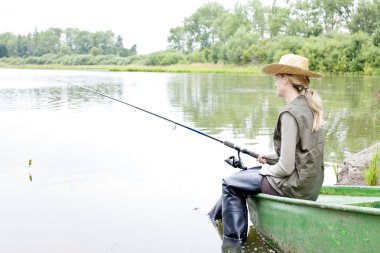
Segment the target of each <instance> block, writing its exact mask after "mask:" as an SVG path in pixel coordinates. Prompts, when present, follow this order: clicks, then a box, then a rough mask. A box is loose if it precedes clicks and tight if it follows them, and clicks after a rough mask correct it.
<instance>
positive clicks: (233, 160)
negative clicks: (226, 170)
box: [224, 151, 247, 170]
mask: <svg viewBox="0 0 380 253" xmlns="http://www.w3.org/2000/svg"><path fill="white" fill-rule="evenodd" d="M224 161H225V162H226V163H228V164H229V165H231V166H232V167H234V168H239V169H242V170H246V169H247V167H246V166H245V165H244V163H243V160H242V159H241V157H240V151H238V159H236V158H235V156H230V157H228V158H227V159H225V160H224Z"/></svg>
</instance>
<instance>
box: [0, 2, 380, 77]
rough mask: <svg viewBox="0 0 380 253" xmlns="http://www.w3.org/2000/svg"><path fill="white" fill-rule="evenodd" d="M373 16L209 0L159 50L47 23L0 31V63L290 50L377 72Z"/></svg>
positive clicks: (379, 53)
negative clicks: (140, 50)
mask: <svg viewBox="0 0 380 253" xmlns="http://www.w3.org/2000/svg"><path fill="white" fill-rule="evenodd" d="M267 2H269V1H267ZM379 17H380V0H293V1H292V0H288V1H286V4H285V5H279V4H277V1H276V0H272V2H271V4H270V5H264V4H263V2H262V1H260V0H244V1H243V0H241V1H239V2H236V4H235V6H234V7H233V8H232V9H226V8H225V7H224V6H223V5H221V4H219V3H215V2H209V3H206V4H204V5H202V6H200V7H199V8H198V9H197V10H196V11H195V12H194V13H193V14H191V15H190V16H189V17H185V18H184V20H183V23H182V24H181V25H180V26H177V27H173V28H171V29H170V31H169V35H168V38H167V39H168V48H167V50H163V51H159V52H154V53H152V54H149V55H137V47H136V45H133V46H132V47H131V48H129V49H128V48H125V47H124V46H123V39H122V37H121V36H115V35H114V33H113V32H112V31H105V32H95V33H91V32H88V31H81V30H79V29H76V28H68V29H65V30H62V29H59V28H50V29H48V30H46V31H41V32H39V31H37V30H36V31H34V33H31V34H28V35H26V36H22V35H14V34H12V33H3V34H0V62H3V63H5V64H13V65H19V64H63V65H96V64H100V65H127V64H136V63H137V64H143V65H171V64H177V63H184V64H186V63H194V62H200V63H221V64H239V65H250V64H252V65H262V64H267V63H272V62H276V61H278V59H279V58H280V56H281V55H283V54H286V53H296V54H300V55H304V56H306V57H308V58H310V59H311V68H312V69H313V70H319V71H321V72H325V73H328V72H331V73H346V72H360V73H365V74H380V19H379ZM2 57H3V58H2Z"/></svg>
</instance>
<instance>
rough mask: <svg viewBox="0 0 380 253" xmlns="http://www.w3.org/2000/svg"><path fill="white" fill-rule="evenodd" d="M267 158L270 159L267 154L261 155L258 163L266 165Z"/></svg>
mask: <svg viewBox="0 0 380 253" xmlns="http://www.w3.org/2000/svg"><path fill="white" fill-rule="evenodd" d="M267 158H268V155H267V154H261V155H259V157H257V159H256V161H258V162H259V163H262V164H266V163H267Z"/></svg>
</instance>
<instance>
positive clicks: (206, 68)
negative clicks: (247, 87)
mask: <svg viewBox="0 0 380 253" xmlns="http://www.w3.org/2000/svg"><path fill="white" fill-rule="evenodd" d="M262 67H263V66H261V65H260V66H259V65H255V66H253V65H251V66H249V65H245V66H240V65H233V64H210V63H192V64H175V65H166V66H149V65H140V64H131V65H58V64H47V65H46V64H45V65H37V64H25V65H10V64H1V63H0V69H6V68H10V69H46V70H89V71H109V72H147V73H149V72H156V73H189V74H248V75H263V74H262V72H261V68H262ZM322 74H323V75H324V76H325V77H326V76H380V75H378V74H371V75H368V74H367V75H366V74H364V73H357V72H345V73H322Z"/></svg>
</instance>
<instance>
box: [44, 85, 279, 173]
mask: <svg viewBox="0 0 380 253" xmlns="http://www.w3.org/2000/svg"><path fill="white" fill-rule="evenodd" d="M50 79H51V80H54V81H56V82H60V83H65V84H68V85H71V86H74V87H77V88H80V89H82V90H85V91H88V92H91V93H94V94H98V95H100V96H103V97H106V98H109V99H111V100H114V101H117V102H119V103H122V104H125V105H127V106H130V107H132V108H135V109H136V110H140V111H142V112H145V113H148V114H150V115H153V116H155V117H158V118H160V119H163V120H166V121H169V122H171V123H173V124H174V127H173V130H175V129H176V126H177V125H178V126H181V127H183V128H185V129H188V130H190V131H192V132H195V133H197V134H200V135H203V136H205V137H207V138H210V139H212V140H214V141H217V142H219V143H222V144H224V145H226V146H227V147H230V148H232V149H235V150H237V151H238V155H239V160H238V161H237V160H236V159H235V158H234V159H232V157H229V158H227V159H226V160H225V161H226V162H227V163H228V164H230V165H231V166H233V167H235V168H236V167H239V168H240V167H244V165H243V162H242V161H241V158H240V152H241V153H243V154H247V155H249V156H252V157H254V158H258V157H259V154H257V153H255V152H252V151H249V150H247V149H245V148H241V147H240V146H238V145H235V144H234V143H232V142H229V141H223V140H221V139H218V138H215V137H213V136H211V135H208V134H206V133H203V132H201V131H199V130H197V129H194V128H191V127H189V126H186V125H184V124H181V123H179V122H176V121H174V120H171V119H168V118H166V117H163V116H161V115H158V114H156V113H153V112H150V111H148V110H145V109H143V108H141V107H138V106H135V105H132V104H130V103H127V102H125V101H122V100H120V99H117V98H114V97H111V96H108V95H106V94H103V93H101V92H99V91H96V90H93V89H89V88H86V87H83V86H80V85H77V84H74V83H70V82H67V81H63V80H58V79H55V78H50ZM266 160H267V163H268V164H271V165H273V164H276V163H277V160H275V159H269V158H267V159H266Z"/></svg>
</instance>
